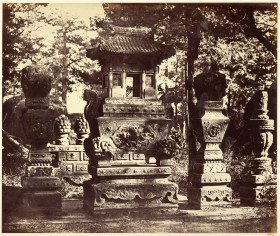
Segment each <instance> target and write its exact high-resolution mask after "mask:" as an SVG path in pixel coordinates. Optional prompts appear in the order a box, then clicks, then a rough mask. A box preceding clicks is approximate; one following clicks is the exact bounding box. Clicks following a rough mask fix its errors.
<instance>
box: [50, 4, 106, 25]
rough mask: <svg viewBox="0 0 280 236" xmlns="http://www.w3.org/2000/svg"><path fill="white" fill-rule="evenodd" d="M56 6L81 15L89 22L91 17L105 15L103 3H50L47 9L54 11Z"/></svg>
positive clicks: (81, 17)
mask: <svg viewBox="0 0 280 236" xmlns="http://www.w3.org/2000/svg"><path fill="white" fill-rule="evenodd" d="M54 8H56V9H59V10H61V11H65V12H68V13H70V14H71V15H73V16H76V17H79V19H80V20H83V21H84V22H85V23H88V24H89V18H90V17H94V16H104V11H103V7H102V4H101V3H50V4H49V5H48V6H47V7H46V8H45V9H46V10H47V11H52V10H53V9H54Z"/></svg>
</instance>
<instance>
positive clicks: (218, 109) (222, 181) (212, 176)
mask: <svg viewBox="0 0 280 236" xmlns="http://www.w3.org/2000/svg"><path fill="white" fill-rule="evenodd" d="M204 109H205V114H204V115H203V116H202V117H201V118H197V119H193V121H192V123H193V129H194V132H195V135H196V137H197V140H198V142H199V143H200V148H199V149H198V150H197V152H196V156H195V161H194V165H193V168H192V169H191V170H190V173H189V181H190V183H191V185H192V186H191V187H189V189H188V200H189V203H190V205H192V206H193V207H194V208H196V209H201V208H203V207H204V206H213V205H225V204H231V197H232V190H231V188H230V187H228V186H227V185H228V183H230V181H231V177H230V175H229V174H228V173H226V166H225V164H224V162H223V152H222V150H221V149H220V145H221V143H222V140H223V137H224V134H225V131H226V129H227V126H228V123H229V118H228V117H226V116H224V115H223V113H222V110H223V106H222V102H221V101H205V102H204Z"/></svg>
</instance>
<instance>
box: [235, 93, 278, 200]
mask: <svg viewBox="0 0 280 236" xmlns="http://www.w3.org/2000/svg"><path fill="white" fill-rule="evenodd" d="M267 103H268V94H267V92H266V91H264V89H263V88H261V87H260V88H259V90H258V91H257V92H256V94H255V97H254V105H255V107H254V113H253V117H252V119H250V131H251V137H252V144H253V150H254V153H253V155H254V158H253V160H252V162H251V164H252V165H251V169H250V173H249V174H248V176H247V177H246V178H245V179H244V181H243V183H242V186H241V187H240V201H241V204H244V205H256V204H260V203H262V204H265V203H268V202H273V201H274V202H275V201H276V182H277V181H276V175H275V174H273V171H272V165H271V158H269V156H268V150H269V148H270V147H271V145H272V143H273V134H272V131H273V130H274V120H271V119H269V117H268V116H267V113H268V110H267Z"/></svg>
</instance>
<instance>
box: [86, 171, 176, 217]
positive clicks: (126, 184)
mask: <svg viewBox="0 0 280 236" xmlns="http://www.w3.org/2000/svg"><path fill="white" fill-rule="evenodd" d="M132 169H134V170H137V168H132ZM132 172H133V170H132ZM138 172H139V170H138ZM158 175H160V174H159V173H158ZM126 177H128V179H125V177H123V178H120V179H111V180H102V181H100V182H98V181H97V182H95V181H93V180H89V181H86V182H84V207H85V208H86V209H88V210H89V211H90V212H91V213H94V212H95V211H98V210H100V209H124V208H125V209H130V208H131V209H134V210H137V209H138V210H140V208H153V207H156V208H177V203H178V199H177V193H178V186H177V184H175V183H172V182H169V181H168V180H167V179H164V178H163V179H156V178H155V175H154V176H153V175H150V176H149V177H150V178H147V176H145V175H143V177H146V178H144V179H138V178H137V177H139V176H135V177H136V178H137V179H131V178H132V177H133V175H131V174H128V175H127V176H126Z"/></svg>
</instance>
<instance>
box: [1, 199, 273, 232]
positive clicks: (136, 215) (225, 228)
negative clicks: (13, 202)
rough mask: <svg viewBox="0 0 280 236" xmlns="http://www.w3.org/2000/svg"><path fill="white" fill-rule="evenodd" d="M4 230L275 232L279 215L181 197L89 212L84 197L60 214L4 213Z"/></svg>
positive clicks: (73, 201)
mask: <svg viewBox="0 0 280 236" xmlns="http://www.w3.org/2000/svg"><path fill="white" fill-rule="evenodd" d="M4 216H5V217H4V218H3V228H2V232H4V233H35V232H36V233H39V232H40V233H41V232H42V233H43V232H44V233H66V232H69V233H87V232H91V233H266V232H276V217H275V216H274V214H273V213H272V212H271V211H269V210H268V209H264V208H253V207H241V206H239V204H238V203H235V204H234V205H233V206H232V207H215V208H208V209H204V210H191V209H188V206H187V203H186V199H185V198H184V197H183V196H181V197H180V204H179V209H177V210H169V211H168V210H159V211H146V210H144V211H138V212H131V211H129V210H128V211H126V210H117V211H114V212H109V211H101V212H97V213H96V214H95V215H90V214H89V213H87V212H86V211H85V210H84V209H83V205H82V201H81V200H67V201H64V202H63V214H62V215H57V216H45V215H39V216H38V215H36V216H35V215H34V216H30V215H29V216H28V217H27V216H25V217H23V216H21V217H20V216H19V215H17V214H10V215H8V216H7V215H5V214H4Z"/></svg>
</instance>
